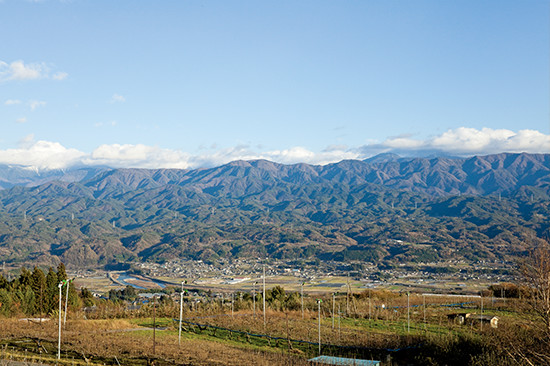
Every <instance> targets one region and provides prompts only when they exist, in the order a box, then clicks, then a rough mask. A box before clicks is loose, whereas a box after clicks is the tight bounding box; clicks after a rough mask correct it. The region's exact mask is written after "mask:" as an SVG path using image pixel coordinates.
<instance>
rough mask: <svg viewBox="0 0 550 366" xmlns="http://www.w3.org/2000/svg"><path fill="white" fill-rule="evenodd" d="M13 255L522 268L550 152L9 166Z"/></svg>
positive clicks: (3, 173) (547, 187)
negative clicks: (205, 164)
mask: <svg viewBox="0 0 550 366" xmlns="http://www.w3.org/2000/svg"><path fill="white" fill-rule="evenodd" d="M0 187H2V188H3V190H0V217H1V219H2V220H1V222H0V260H3V261H6V262H13V263H31V262H32V263H33V264H36V263H40V264H44V265H49V264H55V263H57V262H59V261H63V262H64V263H65V264H66V265H67V266H68V267H98V266H103V265H110V264H113V263H120V262H134V261H143V260H154V261H163V260H169V259H173V258H187V259H202V260H205V261H211V262H215V261H216V260H217V259H219V258H220V257H229V256H231V257H235V258H244V257H258V256H263V255H270V256H273V257H277V258H302V259H311V258H319V259H333V260H349V259H359V260H364V261H370V262H374V263H428V262H429V263H434V262H440V261H448V260H451V259H453V260H454V259H456V260H467V261H476V260H504V261H513V260H515V259H517V258H518V257H519V256H521V255H524V254H525V253H526V252H527V251H528V250H529V248H532V247H533V246H534V245H536V244H537V243H538V242H540V241H541V240H545V239H547V238H548V237H550V228H549V224H548V222H549V221H550V220H548V218H549V217H550V208H549V202H550V154H507V153H503V154H497V155H488V156H475V157H471V158H441V157H436V158H429V159H428V158H401V157H399V156H395V155H389V154H386V155H378V156H375V157H373V158H370V159H367V160H364V161H360V160H345V161H341V162H338V163H334V164H328V165H323V166H315V165H308V164H294V165H283V164H277V163H273V162H270V161H266V160H256V161H235V162H232V163H229V164H226V165H222V166H219V167H214V168H203V169H193V170H177V169H113V168H109V167H80V168H74V169H70V170H66V171H45V172H42V171H36V170H30V169H27V168H23V167H10V166H2V167H0Z"/></svg>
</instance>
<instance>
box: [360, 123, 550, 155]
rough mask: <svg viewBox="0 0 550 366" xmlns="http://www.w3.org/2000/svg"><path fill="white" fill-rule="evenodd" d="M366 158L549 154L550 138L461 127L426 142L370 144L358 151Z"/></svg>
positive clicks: (536, 133) (532, 132)
mask: <svg viewBox="0 0 550 366" xmlns="http://www.w3.org/2000/svg"><path fill="white" fill-rule="evenodd" d="M358 150H359V151H360V152H361V154H362V155H363V156H364V157H369V156H373V155H376V154H379V153H382V152H393V153H397V154H400V155H404V156H407V155H426V154H436V153H439V154H449V155H458V156H471V155H487V154H497V153H501V152H511V153H520V152H527V153H549V152H550V135H545V134H543V133H541V132H539V131H535V130H520V131H518V132H514V131H511V130H506V129H491V128H482V129H480V130H478V129H475V128H468V127H459V128H457V129H454V130H449V131H446V132H444V133H442V134H441V135H438V136H434V137H431V138H428V139H426V140H416V139H412V138H410V137H403V138H392V139H388V140H386V141H384V142H381V143H369V144H367V145H364V146H362V147H360V148H359V149H358Z"/></svg>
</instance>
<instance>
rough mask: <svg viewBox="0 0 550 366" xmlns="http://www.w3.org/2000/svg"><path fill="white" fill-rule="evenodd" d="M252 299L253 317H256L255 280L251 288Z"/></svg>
mask: <svg viewBox="0 0 550 366" xmlns="http://www.w3.org/2000/svg"><path fill="white" fill-rule="evenodd" d="M252 301H253V302H254V318H256V282H254V290H252Z"/></svg>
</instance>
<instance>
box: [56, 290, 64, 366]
mask: <svg viewBox="0 0 550 366" xmlns="http://www.w3.org/2000/svg"><path fill="white" fill-rule="evenodd" d="M57 287H59V329H58V331H57V360H58V361H59V360H60V359H61V297H62V296H63V295H62V292H61V288H62V287H63V282H59V285H57Z"/></svg>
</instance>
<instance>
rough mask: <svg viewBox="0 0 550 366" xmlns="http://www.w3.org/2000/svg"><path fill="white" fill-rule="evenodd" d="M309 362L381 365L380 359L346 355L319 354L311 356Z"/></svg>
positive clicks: (341, 364) (357, 365)
mask: <svg viewBox="0 0 550 366" xmlns="http://www.w3.org/2000/svg"><path fill="white" fill-rule="evenodd" d="M308 361H309V362H312V363H315V364H323V365H338V366H379V365H380V361H374V360H360V359H357V358H345V357H333V356H319V357H315V358H311V359H309V360H308Z"/></svg>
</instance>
